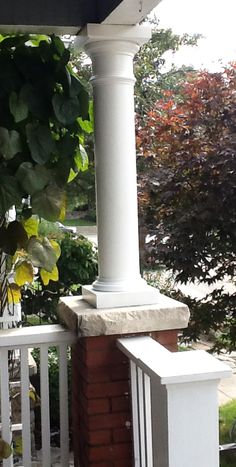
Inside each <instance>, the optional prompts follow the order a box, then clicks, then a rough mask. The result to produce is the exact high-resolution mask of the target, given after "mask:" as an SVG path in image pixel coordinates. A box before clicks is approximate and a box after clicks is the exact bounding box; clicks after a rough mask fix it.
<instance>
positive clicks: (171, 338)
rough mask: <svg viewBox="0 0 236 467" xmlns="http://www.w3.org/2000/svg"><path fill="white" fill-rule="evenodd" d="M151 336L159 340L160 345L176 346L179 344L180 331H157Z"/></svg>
mask: <svg viewBox="0 0 236 467" xmlns="http://www.w3.org/2000/svg"><path fill="white" fill-rule="evenodd" d="M151 336H152V337H153V339H155V340H157V341H158V342H159V343H160V344H162V345H164V346H166V345H169V344H170V345H175V344H177V339H178V331H176V330H169V331H156V332H152V333H151Z"/></svg>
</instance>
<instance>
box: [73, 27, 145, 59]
mask: <svg viewBox="0 0 236 467" xmlns="http://www.w3.org/2000/svg"><path fill="white" fill-rule="evenodd" d="M150 38H151V27H150V26H137V25H136V26H124V25H117V24H116V25H110V24H95V23H89V24H87V25H86V26H85V27H84V28H83V29H82V31H81V32H80V33H79V36H78V37H77V38H76V39H75V47H78V48H84V49H85V50H86V49H87V47H88V45H90V46H91V45H92V44H94V45H95V43H98V42H100V43H103V44H104V42H105V43H107V46H108V47H111V45H112V44H111V43H114V42H117V41H118V42H126V43H130V46H131V50H132V46H133V47H134V46H135V49H134V51H133V54H134V53H136V52H137V51H138V48H139V47H140V46H141V45H143V44H145V43H146V42H148V41H149V39H150ZM103 47H104V46H103ZM136 48H137V50H136ZM90 49H91V47H90ZM97 50H98V49H97Z"/></svg>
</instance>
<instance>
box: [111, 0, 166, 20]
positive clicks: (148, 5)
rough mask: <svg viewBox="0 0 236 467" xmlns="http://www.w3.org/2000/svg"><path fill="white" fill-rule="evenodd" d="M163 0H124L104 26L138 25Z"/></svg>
mask: <svg viewBox="0 0 236 467" xmlns="http://www.w3.org/2000/svg"><path fill="white" fill-rule="evenodd" d="M160 2H161V0H123V2H121V3H120V5H119V6H118V7H117V8H115V10H113V12H112V13H111V14H110V15H109V16H108V17H107V18H106V19H105V20H104V21H103V23H104V24H138V23H140V22H141V21H142V20H143V19H144V18H146V16H147V15H148V14H149V13H150V12H151V11H152V10H153V8H155V7H156V6H157V5H158V4H159V3H160Z"/></svg>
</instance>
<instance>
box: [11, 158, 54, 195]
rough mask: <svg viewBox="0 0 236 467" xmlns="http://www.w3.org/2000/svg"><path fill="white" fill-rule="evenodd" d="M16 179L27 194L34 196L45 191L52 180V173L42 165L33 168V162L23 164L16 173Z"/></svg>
mask: <svg viewBox="0 0 236 467" xmlns="http://www.w3.org/2000/svg"><path fill="white" fill-rule="evenodd" d="M16 178H17V180H18V181H19V183H20V185H21V186H22V188H23V190H24V191H25V193H27V194H28V195H33V194H34V193H36V192H37V191H40V190H43V189H44V187H45V186H46V185H47V184H48V182H49V181H50V178H51V172H50V171H49V170H48V169H46V167H43V166H41V165H36V166H33V165H32V164H31V162H23V164H21V165H20V167H19V169H18V170H17V173H16Z"/></svg>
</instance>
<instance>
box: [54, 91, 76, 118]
mask: <svg viewBox="0 0 236 467" xmlns="http://www.w3.org/2000/svg"><path fill="white" fill-rule="evenodd" d="M52 105H53V110H54V112H55V115H56V118H57V119H58V121H59V122H60V123H62V124H63V125H71V124H72V123H74V121H75V120H76V118H77V117H79V115H80V114H81V111H80V102H79V100H78V99H77V98H76V97H66V96H64V95H63V94H54V96H53V98H52Z"/></svg>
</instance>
